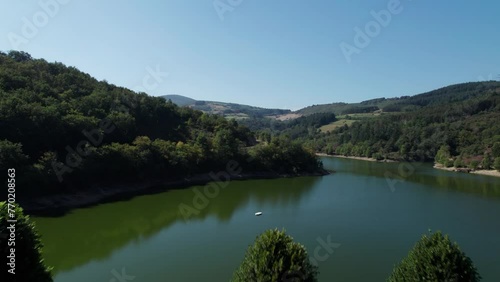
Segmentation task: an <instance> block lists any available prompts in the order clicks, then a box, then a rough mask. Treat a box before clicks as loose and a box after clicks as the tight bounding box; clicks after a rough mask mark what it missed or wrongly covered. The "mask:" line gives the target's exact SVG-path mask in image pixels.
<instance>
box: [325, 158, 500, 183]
mask: <svg viewBox="0 0 500 282" xmlns="http://www.w3.org/2000/svg"><path fill="white" fill-rule="evenodd" d="M316 155H317V156H320V157H333V158H341V159H353V160H361V161H368V162H398V161H395V160H380V161H379V160H376V159H373V158H366V157H346V156H340V155H328V154H323V153H317V154H316ZM434 168H435V169H441V170H447V171H453V172H462V173H472V174H479V175H487V176H495V177H500V171H497V170H494V169H488V170H487V169H478V170H473V169H468V168H455V167H444V166H443V165H441V164H436V163H435V164H434Z"/></svg>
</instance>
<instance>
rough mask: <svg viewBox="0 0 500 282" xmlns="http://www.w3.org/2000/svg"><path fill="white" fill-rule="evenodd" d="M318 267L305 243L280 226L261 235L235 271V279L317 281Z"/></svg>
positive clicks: (243, 281) (235, 281) (242, 280)
mask: <svg viewBox="0 0 500 282" xmlns="http://www.w3.org/2000/svg"><path fill="white" fill-rule="evenodd" d="M317 274H318V270H317V267H315V266H313V265H312V264H311V263H310V262H309V256H308V255H307V251H306V249H305V247H304V246H302V245H301V244H299V243H296V242H294V241H293V238H292V237H290V236H289V235H287V234H286V233H285V231H284V230H283V231H279V230H277V229H274V230H267V231H265V232H264V233H262V234H261V235H260V236H258V237H257V239H256V240H255V242H254V244H253V245H252V246H250V247H249V248H248V250H247V252H246V254H245V257H244V259H243V262H242V263H241V265H240V267H239V268H238V269H237V270H236V271H235V273H234V276H233V279H232V281H234V282H248V281H303V282H312V281H317V278H316V276H317Z"/></svg>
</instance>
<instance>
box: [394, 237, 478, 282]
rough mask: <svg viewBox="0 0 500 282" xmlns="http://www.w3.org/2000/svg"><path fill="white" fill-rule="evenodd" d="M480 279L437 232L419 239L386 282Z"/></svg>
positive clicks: (466, 259) (472, 281)
mask: <svg viewBox="0 0 500 282" xmlns="http://www.w3.org/2000/svg"><path fill="white" fill-rule="evenodd" d="M480 280H481V276H480V275H479V273H478V272H477V269H476V267H475V266H474V264H473V263H472V260H471V259H470V258H469V257H467V256H466V255H465V253H464V252H462V251H461V250H460V248H459V247H458V245H457V243H452V242H451V241H450V239H449V237H448V235H446V236H443V235H442V234H441V232H437V233H434V234H431V235H430V236H427V235H424V236H422V238H421V239H420V241H418V242H417V244H416V245H415V246H414V247H413V249H412V250H411V251H410V253H409V254H408V256H407V257H405V258H404V259H403V260H402V261H401V262H400V263H399V265H397V266H396V267H395V268H394V270H393V272H392V274H391V276H390V277H389V279H388V281H389V282H405V281H412V282H413V281H443V282H444V281H450V282H451V281H453V282H476V281H480Z"/></svg>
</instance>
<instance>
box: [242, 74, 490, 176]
mask: <svg viewBox="0 0 500 282" xmlns="http://www.w3.org/2000/svg"><path fill="white" fill-rule="evenodd" d="M373 105H378V106H377V107H376V106H373ZM380 108H382V109H383V110H381V109H380ZM365 110H366V111H374V112H373V113H371V114H369V115H363V114H362V113H363V112H365ZM317 111H319V112H317ZM394 111H395V112H394ZM298 112H299V113H309V112H311V113H310V114H306V115H304V116H302V117H300V118H297V119H295V120H291V121H284V122H282V121H277V120H273V119H268V118H263V119H249V120H244V121H242V122H243V123H244V124H246V125H247V126H248V127H250V128H252V129H253V130H257V132H258V137H259V138H260V139H261V140H267V139H269V138H271V137H272V136H279V135H285V136H288V137H290V138H292V139H294V140H297V141H300V142H302V143H304V144H305V145H306V147H308V148H310V149H311V150H313V151H316V152H322V153H327V154H333V155H335V154H336V155H345V156H357V157H369V158H375V159H378V160H383V159H391V160H404V161H436V162H437V163H441V164H442V165H443V166H447V167H450V166H455V167H457V168H462V167H465V168H468V169H477V168H483V169H493V168H495V169H500V123H499V122H498V120H499V119H500V82H497V81H487V82H476V83H463V84H457V85H452V86H448V87H444V88H441V89H437V90H434V91H431V92H427V93H423V94H420V95H415V96H402V97H399V98H391V99H385V98H379V99H373V100H369V101H364V102H361V103H359V104H355V105H354V104H345V103H336V104H328V105H320V106H312V107H308V108H305V109H304V110H300V111H298ZM334 112H341V113H343V114H347V113H349V115H345V116H343V117H342V119H343V120H351V121H353V123H352V124H349V125H348V124H344V125H342V126H340V127H338V128H336V129H335V130H332V131H329V132H322V131H320V129H319V128H320V127H321V126H322V125H325V124H328V123H330V122H333V121H335V120H336V119H337V117H336V116H335V114H334ZM351 113H355V114H356V113H361V114H360V115H352V116H350V114H351Z"/></svg>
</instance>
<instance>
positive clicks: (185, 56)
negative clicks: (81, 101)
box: [0, 0, 500, 109]
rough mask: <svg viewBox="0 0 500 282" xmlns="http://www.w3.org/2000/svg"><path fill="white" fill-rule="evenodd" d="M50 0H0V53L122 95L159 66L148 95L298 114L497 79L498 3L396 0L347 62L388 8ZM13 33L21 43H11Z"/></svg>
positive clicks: (282, 1) (360, 0) (288, 2)
mask: <svg viewBox="0 0 500 282" xmlns="http://www.w3.org/2000/svg"><path fill="white" fill-rule="evenodd" d="M51 1H52V2H53V1H57V0H42V1H40V2H41V3H46V2H47V3H50V2H51ZM59 1H60V2H61V3H65V4H58V8H57V9H56V8H54V7H53V5H52V6H51V7H52V9H51V10H50V9H49V12H50V11H55V12H54V13H52V12H50V14H51V15H48V14H47V12H44V9H43V8H42V7H41V6H40V4H39V2H38V1H18V0H9V1H7V0H0V3H1V9H0V22H1V25H0V34H1V39H0V50H3V51H7V50H10V49H18V50H23V51H26V52H29V53H31V55H32V56H33V57H36V58H44V59H46V60H48V61H59V62H62V63H64V64H66V65H71V66H75V67H77V68H78V69H80V70H82V71H84V72H86V73H89V74H91V75H92V76H94V77H96V78H97V79H99V80H103V79H106V80H107V81H108V82H110V83H113V84H116V85H119V86H125V87H128V88H132V89H136V88H137V86H141V85H142V81H143V79H144V78H145V77H147V75H148V71H147V68H148V67H149V68H151V69H156V68H157V66H159V70H160V71H161V72H168V73H169V76H168V77H167V78H166V79H163V81H162V82H161V83H159V84H158V85H156V87H150V88H149V89H148V91H147V92H148V93H149V94H151V95H154V96H157V95H164V94H174V93H175V94H181V95H185V96H189V97H192V98H194V99H199V100H218V101H226V102H237V103H242V104H250V105H255V106H262V107H276V108H291V109H298V108H301V107H304V106H308V105H311V104H323V103H331V102H339V101H342V102H359V101H362V100H367V99H371V98H377V97H394V96H402V95H412V94H418V93H421V92H424V91H428V90H432V89H435V88H439V87H442V86H446V85H449V84H454V83H460V82H467V81H477V80H480V77H483V78H484V79H487V78H488V77H490V78H494V79H498V75H499V74H500V51H499V50H500V48H499V47H500V36H499V28H500V17H499V14H498V12H499V11H500V2H499V1H496V0H484V1H480V2H479V1H470V0H457V1H451V0H443V1H429V0H428V1H424V0H413V1H410V0H401V2H400V7H399V8H398V9H399V11H400V12H399V13H397V14H392V16H391V21H390V22H389V23H388V24H386V26H385V27H381V28H380V32H379V33H378V34H375V35H374V37H373V38H371V41H370V43H369V45H368V46H366V47H364V48H359V50H358V51H360V52H359V53H356V54H352V56H351V57H350V58H351V62H350V63H348V62H347V60H346V57H345V56H344V54H343V52H342V50H341V48H340V44H341V43H342V42H345V43H347V44H350V45H352V46H354V47H356V45H355V42H354V37H355V31H354V28H355V27H360V28H361V29H362V30H364V29H365V26H366V24H367V23H369V22H370V21H372V20H373V16H372V15H371V14H370V12H371V11H380V10H387V9H388V4H389V3H390V2H391V1H395V0H349V1H347V0H342V1H341V0H322V1H319V0H316V1H305V0H269V1H264V0H261V1H257V0H241V3H239V5H235V6H234V7H231V8H232V10H231V11H226V12H225V13H223V17H224V19H223V20H221V18H220V17H219V15H218V13H217V11H216V10H215V8H214V1H213V0H199V1H196V0H192V1H187V0H165V1H138V0H137V1H118V0H112V1H97V0H85V1H83V0H59ZM66 2H67V3H66ZM238 2H240V0H220V3H224V4H225V5H231V3H233V4H238ZM56 3H57V2H56ZM221 7H222V6H221ZM401 8H402V10H401ZM44 13H45V15H48V16H47V17H46V18H44ZM23 18H26V19H27V20H28V21H29V22H30V23H31V24H34V25H35V24H36V25H38V26H39V28H37V29H38V30H37V31H35V32H33V31H32V30H30V29H29V28H26V27H24V26H26V25H27V24H26V23H25V22H24V21H23ZM23 27H24V29H25V30H24V33H23ZM35 27H36V26H35ZM372 31H373V32H376V30H372ZM30 32H31V33H30ZM9 34H10V35H9ZM12 34H16V35H17V36H22V37H24V38H25V40H24V41H23V40H21V41H19V40H18V41H17V43H16V44H14V45H13V44H12V42H11V40H10V39H9V36H10V37H12ZM23 34H24V35H23ZM25 35H26V36H25ZM29 37H31V38H29ZM16 38H17V39H19V37H16Z"/></svg>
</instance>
